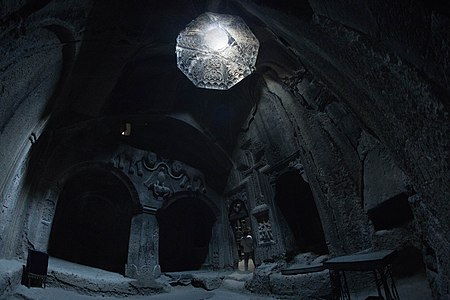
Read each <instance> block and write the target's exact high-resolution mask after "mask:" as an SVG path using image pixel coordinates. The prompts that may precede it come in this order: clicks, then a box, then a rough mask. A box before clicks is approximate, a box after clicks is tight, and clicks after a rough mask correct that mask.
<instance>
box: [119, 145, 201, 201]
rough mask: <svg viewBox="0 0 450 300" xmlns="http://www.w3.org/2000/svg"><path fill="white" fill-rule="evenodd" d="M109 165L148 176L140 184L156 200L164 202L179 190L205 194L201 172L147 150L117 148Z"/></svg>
mask: <svg viewBox="0 0 450 300" xmlns="http://www.w3.org/2000/svg"><path fill="white" fill-rule="evenodd" d="M111 162H112V164H113V165H114V167H116V168H118V169H121V170H125V171H127V172H128V174H131V175H132V174H136V175H138V176H140V177H142V176H144V174H145V173H146V174H148V177H147V179H146V180H145V182H144V185H145V186H146V187H147V189H148V190H149V191H151V194H152V196H153V198H155V199H157V200H164V199H167V197H169V196H171V195H172V194H174V193H176V192H178V191H181V190H187V191H198V192H200V193H206V191H207V190H206V187H205V184H204V180H203V177H202V175H201V173H199V172H198V171H196V170H194V169H192V168H190V167H188V166H186V165H184V164H183V163H182V162H180V161H170V160H166V159H161V158H159V157H158V156H157V155H156V153H154V152H151V151H146V152H144V151H141V150H138V149H133V148H126V147H121V148H120V149H119V151H118V152H117V154H116V155H115V156H114V157H113V159H112V160H111Z"/></svg>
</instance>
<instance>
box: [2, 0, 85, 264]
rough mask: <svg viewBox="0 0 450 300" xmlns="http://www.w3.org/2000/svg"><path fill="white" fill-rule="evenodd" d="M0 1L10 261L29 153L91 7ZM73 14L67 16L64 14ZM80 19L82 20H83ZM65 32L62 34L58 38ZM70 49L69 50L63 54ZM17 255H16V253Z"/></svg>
mask: <svg viewBox="0 0 450 300" xmlns="http://www.w3.org/2000/svg"><path fill="white" fill-rule="evenodd" d="M24 2H25V1H2V3H1V4H0V7H2V10H1V20H0V32H1V34H0V69H1V70H2V73H1V75H0V98H1V101H0V145H1V147H0V157H1V159H0V169H1V170H2V172H0V194H1V198H0V206H1V211H0V220H1V221H0V256H1V257H14V256H18V255H19V256H20V255H21V254H19V253H17V252H16V246H17V244H16V241H17V240H19V239H14V238H13V237H14V235H17V233H18V232H20V227H21V226H22V225H21V224H22V222H23V220H24V217H25V215H24V207H25V199H26V198H27V197H28V192H29V189H30V183H29V182H28V181H27V180H26V176H27V174H28V172H29V170H30V168H32V167H33V166H31V165H29V159H30V157H29V152H30V149H31V148H32V146H33V145H34V144H35V143H36V141H37V140H38V138H39V137H40V135H41V134H42V132H43V129H44V127H45V125H46V123H47V121H48V119H49V116H50V115H49V111H50V109H51V107H53V106H54V102H53V101H52V100H53V99H54V97H56V95H57V93H58V91H59V89H60V87H61V85H62V84H63V82H64V80H65V75H66V74H67V70H68V68H70V60H71V59H73V58H74V56H76V52H77V49H78V46H77V44H76V43H72V44H70V46H66V45H64V44H63V43H65V42H67V40H66V38H68V37H69V36H71V37H72V38H73V39H77V38H79V36H80V32H81V29H82V27H83V22H84V21H85V18H84V17H85V16H86V15H87V11H88V9H89V2H88V1H84V2H82V3H81V2H80V1H54V2H53V3H52V4H51V5H48V6H46V7H45V8H43V7H37V6H36V7H34V6H33V5H31V6H30V5H25V3H24ZM70 9H73V11H72V13H71V14H66V12H67V10H70ZM83 16H84V17H83ZM63 32H64V33H66V34H65V35H62V33H63ZM68 48H70V49H72V50H73V51H72V52H70V55H69V52H68V51H66V50H67V49H68ZM19 252H20V251H19Z"/></svg>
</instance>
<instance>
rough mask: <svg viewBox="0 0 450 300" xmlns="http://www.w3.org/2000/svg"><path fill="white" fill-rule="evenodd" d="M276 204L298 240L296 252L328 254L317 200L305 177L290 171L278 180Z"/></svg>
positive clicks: (296, 240)
mask: <svg viewBox="0 0 450 300" xmlns="http://www.w3.org/2000/svg"><path fill="white" fill-rule="evenodd" d="M275 190H276V195H275V203H276V204H277V206H278V208H279V210H280V212H281V214H282V215H283V217H284V219H285V221H286V223H287V225H288V226H289V229H290V230H291V232H292V235H293V237H294V239H295V244H296V245H295V246H296V248H297V249H296V251H300V252H307V251H313V252H315V253H318V254H324V253H328V248H327V246H326V243H325V237H324V232H323V228H322V223H321V221H320V216H319V213H318V211H317V207H316V203H315V200H314V197H313V194H312V191H311V188H310V187H309V184H308V183H307V182H306V181H305V180H303V178H302V176H301V175H300V174H298V173H296V172H287V173H284V174H282V175H281V176H280V177H278V179H277V181H276V186H275Z"/></svg>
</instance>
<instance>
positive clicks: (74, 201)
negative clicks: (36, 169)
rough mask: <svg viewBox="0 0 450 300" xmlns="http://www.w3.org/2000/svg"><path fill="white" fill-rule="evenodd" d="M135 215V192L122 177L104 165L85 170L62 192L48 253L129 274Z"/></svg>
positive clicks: (66, 185) (67, 183)
mask: <svg viewBox="0 0 450 300" xmlns="http://www.w3.org/2000/svg"><path fill="white" fill-rule="evenodd" d="M131 217H132V199H131V194H130V192H129V190H128V189H127V187H126V185H125V184H124V183H123V182H122V181H121V180H120V179H119V178H118V177H116V176H115V175H114V174H112V173H110V172H109V171H106V170H102V169H96V170H89V171H87V170H86V171H82V172H80V173H78V174H76V175H75V176H73V177H72V178H71V179H69V180H68V181H67V182H66V184H65V186H64V188H63V190H62V192H61V194H60V197H59V200H58V204H57V207H56V212H55V217H54V221H53V225H52V231H51V234H50V241H49V249H48V253H49V254H50V255H51V256H54V257H58V258H61V259H65V260H68V261H71V262H75V263H79V264H83V265H87V266H91V267H96V268H100V269H104V270H107V271H112V272H117V273H120V274H125V264H126V263H127V258H128V242H129V236H130V224H131Z"/></svg>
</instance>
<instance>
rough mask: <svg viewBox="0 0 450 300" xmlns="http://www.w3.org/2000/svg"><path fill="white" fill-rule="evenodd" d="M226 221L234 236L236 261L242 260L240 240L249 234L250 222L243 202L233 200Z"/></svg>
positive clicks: (250, 229)
mask: <svg viewBox="0 0 450 300" xmlns="http://www.w3.org/2000/svg"><path fill="white" fill-rule="evenodd" d="M228 219H229V220H230V225H231V228H232V230H233V234H234V243H235V245H236V248H237V251H238V259H239V260H242V259H243V257H244V253H243V252H242V247H241V244H240V243H241V239H242V237H243V236H244V234H245V233H251V232H252V228H251V222H250V217H249V215H248V210H247V207H246V205H245V203H244V201H242V200H240V199H237V200H234V201H233V202H232V203H231V205H230V207H229V208H228ZM236 267H237V266H236Z"/></svg>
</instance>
